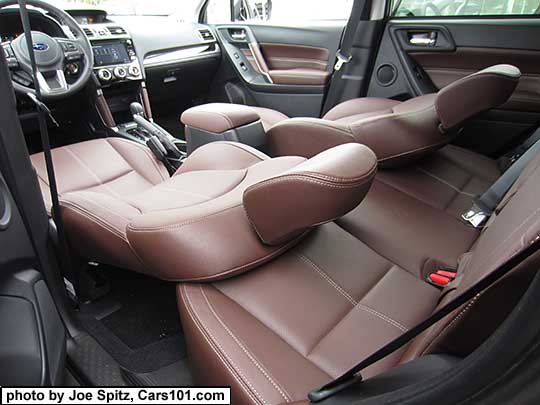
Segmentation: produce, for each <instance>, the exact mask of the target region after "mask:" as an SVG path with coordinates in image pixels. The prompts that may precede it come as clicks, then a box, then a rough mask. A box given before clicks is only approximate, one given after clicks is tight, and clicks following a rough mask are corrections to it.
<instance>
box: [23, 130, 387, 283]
mask: <svg viewBox="0 0 540 405" xmlns="http://www.w3.org/2000/svg"><path fill="white" fill-rule="evenodd" d="M52 155H53V161H54V164H55V169H56V172H57V178H58V191H59V198H60V204H61V207H62V213H63V217H64V222H65V227H66V231H67V236H68V240H69V242H70V244H71V245H73V247H74V248H75V250H76V251H77V252H78V253H79V254H80V255H81V256H82V257H83V258H85V259H87V260H94V261H98V262H102V263H106V264H110V265H114V266H118V267H123V268H126V269H131V270H135V271H139V272H144V273H147V274H150V275H153V276H156V277H160V278H162V279H165V280H174V281H181V280H182V281H186V280H198V281H204V280H215V279H219V278H223V277H230V276H232V275H234V274H239V273H242V272H244V271H247V270H249V269H250V268H253V267H255V266H257V265H260V264H261V263H263V262H265V261H268V260H270V259H271V258H273V257H275V256H276V255H278V254H280V253H282V252H283V251H284V250H286V249H288V248H290V247H291V246H292V245H294V244H295V243H297V242H298V240H299V238H301V237H302V236H303V235H304V234H305V233H306V232H307V231H308V230H309V229H310V227H312V226H314V225H315V224H320V223H324V222H328V221H331V220H333V219H335V218H336V217H339V216H342V215H343V214H345V213H347V212H349V211H350V210H351V209H353V208H354V207H356V206H357V205H358V203H359V202H360V201H361V200H362V199H363V197H364V196H365V194H366V193H367V190H368V189H369V186H370V184H371V181H372V179H373V177H374V176H375V171H376V158H375V155H374V154H373V152H371V151H370V150H369V149H368V148H367V147H365V146H361V145H352V144H351V145H342V146H341V147H339V148H335V149H332V150H328V151H326V152H325V153H323V154H321V155H320V156H316V157H314V158H313V159H310V160H306V159H305V158H301V157H282V158H275V159H270V158H269V157H268V156H266V155H264V154H263V153H261V152H259V151H257V150H255V149H253V148H250V147H248V146H245V145H242V144H238V143H232V142H214V143H211V144H208V145H205V146H204V147H201V148H199V149H197V150H196V151H195V152H194V153H192V154H191V155H190V157H189V158H188V159H187V160H186V161H185V162H184V163H183V165H182V166H181V167H180V168H179V169H178V170H177V172H176V173H175V174H174V175H173V176H172V177H169V175H168V174H167V171H166V170H165V168H164V167H163V166H162V165H161V163H159V162H158V161H157V160H156V159H155V158H154V156H153V155H152V153H151V152H150V150H149V149H148V148H146V147H145V146H142V145H140V144H138V143H134V142H131V141H127V140H124V139H120V138H108V139H97V140H92V141H88V142H82V143H79V144H75V145H70V146H65V147H62V148H58V149H55V150H53V152H52ZM31 159H32V162H33V164H34V166H35V168H36V170H37V173H38V176H39V181H40V185H41V187H42V191H43V195H44V197H45V199H46V200H47V199H49V190H48V179H47V171H46V167H45V162H44V156H43V154H37V155H33V156H32V157H31ZM269 194H271V195H274V196H277V197H276V200H275V201H274V202H272V203H270V204H268V201H269V199H268V195H269ZM47 204H48V205H49V206H50V202H48V203H47ZM286 207H287V208H289V209H290V210H289V211H286V210H285V208H286ZM297 211H300V212H303V215H302V216H298V215H296V214H295V212H297ZM272 212H274V215H275V216H277V217H279V218H280V219H281V220H283V219H284V218H285V217H286V216H287V213H288V214H290V215H291V217H290V218H289V219H287V220H286V221H285V222H286V223H287V226H285V227H284V226H280V227H279V228H275V226H274V224H275V222H276V221H275V218H273V216H272ZM261 239H262V240H263V241H264V242H265V244H262V243H261Z"/></svg>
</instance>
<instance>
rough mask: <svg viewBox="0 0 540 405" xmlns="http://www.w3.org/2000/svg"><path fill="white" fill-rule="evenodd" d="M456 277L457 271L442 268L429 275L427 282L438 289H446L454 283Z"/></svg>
mask: <svg viewBox="0 0 540 405" xmlns="http://www.w3.org/2000/svg"><path fill="white" fill-rule="evenodd" d="M456 277H457V272H456V270H454V269H449V268H446V267H441V268H439V269H437V270H435V271H434V272H433V273H431V274H429V275H428V276H427V278H426V281H427V282H428V283H429V284H431V285H433V286H435V287H437V288H444V287H446V286H447V285H448V284H450V283H451V282H452V281H454V280H455V279H456Z"/></svg>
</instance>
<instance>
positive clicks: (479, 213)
mask: <svg viewBox="0 0 540 405" xmlns="http://www.w3.org/2000/svg"><path fill="white" fill-rule="evenodd" d="M489 217H490V215H489V214H488V213H486V212H484V211H483V210H482V209H481V208H480V207H478V206H477V205H473V207H472V208H471V209H470V210H469V211H467V212H466V213H464V214H462V215H461V218H462V219H463V220H464V221H465V222H468V223H469V224H470V225H472V226H473V227H474V228H482V227H483V226H484V224H485V223H486V221H487V219H488V218H489Z"/></svg>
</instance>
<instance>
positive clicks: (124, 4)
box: [46, 0, 200, 15]
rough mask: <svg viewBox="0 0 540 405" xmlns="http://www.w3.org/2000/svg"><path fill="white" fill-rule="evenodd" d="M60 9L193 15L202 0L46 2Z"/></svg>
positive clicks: (112, 13)
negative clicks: (97, 9)
mask: <svg viewBox="0 0 540 405" xmlns="http://www.w3.org/2000/svg"><path fill="white" fill-rule="evenodd" d="M46 1H48V2H49V3H52V4H54V5H55V6H57V7H60V8H67V9H70V8H84V7H92V8H93V7H95V8H99V9H103V10H105V11H107V13H108V14H111V15H172V14H185V13H190V14H192V13H193V12H194V10H195V7H196V6H197V5H198V4H199V3H200V0H157V1H156V0H46Z"/></svg>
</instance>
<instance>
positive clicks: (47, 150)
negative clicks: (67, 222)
mask: <svg viewBox="0 0 540 405" xmlns="http://www.w3.org/2000/svg"><path fill="white" fill-rule="evenodd" d="M18 2H19V12H20V15H21V21H22V26H23V31H24V34H25V39H26V46H27V48H28V55H29V58H30V64H31V66H32V70H33V81H34V89H35V95H34V94H32V93H28V97H29V98H30V99H31V100H32V101H33V102H34V103H35V104H36V107H37V113H38V123H39V132H40V135H41V143H42V147H43V155H44V157H45V165H46V167H47V176H48V179H49V189H50V193H51V202H52V210H51V211H52V218H53V220H54V223H55V225H56V231H57V235H58V253H59V258H60V264H61V268H62V271H63V272H64V273H65V275H66V276H67V279H68V280H67V281H68V282H69V283H70V284H71V285H69V284H68V285H67V286H68V291H69V292H70V293H71V295H72V296H73V298H74V299H76V298H77V290H78V280H77V278H76V277H75V275H74V274H73V268H72V264H71V257H70V255H69V250H68V244H67V240H66V236H65V228H64V220H63V218H62V212H61V208H60V201H59V198H58V187H57V183H56V175H55V171H54V163H53V159H52V153H51V144H50V140H49V131H48V128H47V117H50V118H51V120H52V121H53V123H55V124H56V125H58V123H56V120H55V119H54V118H53V117H52V114H51V111H50V110H49V108H48V107H47V106H46V104H45V103H44V102H43V100H42V97H41V89H40V85H39V81H38V79H37V77H38V76H37V73H38V71H37V65H36V58H35V54H34V48H33V40H32V29H31V26H30V18H29V15H28V10H27V8H26V0H18Z"/></svg>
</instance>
